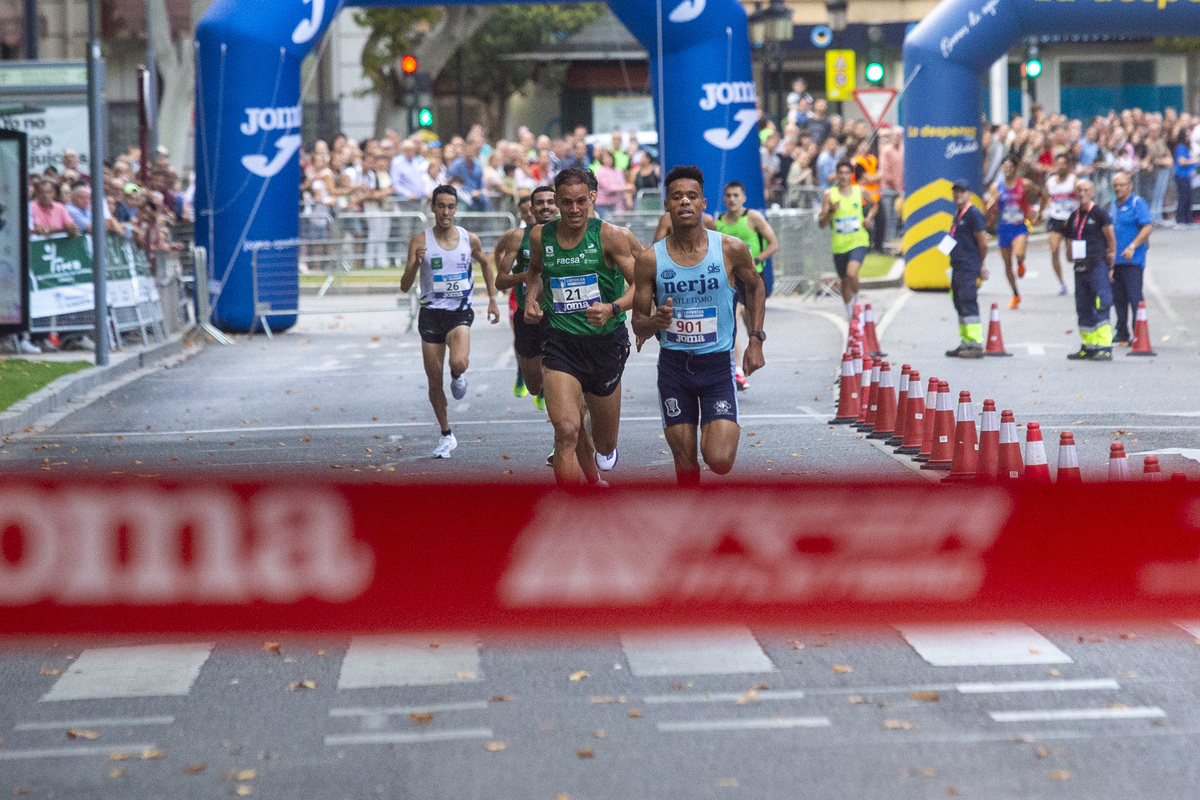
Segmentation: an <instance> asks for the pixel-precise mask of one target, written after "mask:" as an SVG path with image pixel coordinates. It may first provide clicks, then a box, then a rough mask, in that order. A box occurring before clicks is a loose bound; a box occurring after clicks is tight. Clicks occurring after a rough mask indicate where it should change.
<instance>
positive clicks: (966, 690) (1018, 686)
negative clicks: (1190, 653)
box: [954, 678, 1121, 694]
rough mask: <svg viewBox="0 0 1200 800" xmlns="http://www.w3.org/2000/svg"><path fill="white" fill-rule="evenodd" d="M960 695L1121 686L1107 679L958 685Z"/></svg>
mask: <svg viewBox="0 0 1200 800" xmlns="http://www.w3.org/2000/svg"><path fill="white" fill-rule="evenodd" d="M954 688H956V689H957V690H958V691H959V693H960V694H1001V693H1005V692H1089V691H1095V690H1099V689H1120V688H1121V684H1119V683H1117V682H1116V681H1114V680H1111V679H1109V678H1096V679H1081V680H1074V681H1012V682H1010V683H960V684H958V685H956V686H955V687H954Z"/></svg>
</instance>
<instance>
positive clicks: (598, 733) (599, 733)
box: [592, 730, 604, 739]
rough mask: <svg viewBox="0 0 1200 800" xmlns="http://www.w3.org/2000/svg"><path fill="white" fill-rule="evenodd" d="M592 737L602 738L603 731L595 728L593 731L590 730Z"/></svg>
mask: <svg viewBox="0 0 1200 800" xmlns="http://www.w3.org/2000/svg"><path fill="white" fill-rule="evenodd" d="M592 738H593V739H603V738H604V731H603V730H595V731H592Z"/></svg>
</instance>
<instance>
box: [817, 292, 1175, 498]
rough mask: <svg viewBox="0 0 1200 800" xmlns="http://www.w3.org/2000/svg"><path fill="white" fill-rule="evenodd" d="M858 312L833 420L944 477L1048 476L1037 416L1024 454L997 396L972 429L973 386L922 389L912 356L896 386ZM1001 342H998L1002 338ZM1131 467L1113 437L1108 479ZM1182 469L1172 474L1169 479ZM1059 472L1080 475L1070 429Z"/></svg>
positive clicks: (870, 323)
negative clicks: (954, 396)
mask: <svg viewBox="0 0 1200 800" xmlns="http://www.w3.org/2000/svg"><path fill="white" fill-rule="evenodd" d="M861 313H862V316H861V318H860V316H859V315H860V311H859V309H858V307H857V306H856V307H855V311H854V318H853V319H852V321H851V328H850V341H849V343H848V346H847V349H846V352H845V353H844V354H843V355H842V369H841V385H840V391H839V397H838V410H837V416H836V417H834V419H832V420H830V424H835V425H853V426H855V427H856V428H857V429H858V430H860V431H862V432H864V433H866V434H867V438H869V439H884V440H886V441H885V445H887V446H890V447H894V448H895V450H894V451H893V452H895V453H898V454H902V455H909V456H912V458H913V459H914V460H915V461H917V462H920V463H921V469H928V470H946V471H948V475H947V476H946V480H948V481H972V480H982V481H997V480H998V481H1005V480H1027V481H1031V482H1034V483H1050V482H1051V477H1050V466H1049V464H1048V463H1047V460H1046V448H1045V444H1044V442H1043V440H1042V431H1041V425H1039V424H1038V423H1037V422H1030V423H1029V424H1028V425H1027V426H1026V440H1025V455H1024V458H1022V454H1021V443H1020V441H1019V439H1018V435H1017V423H1016V418H1015V416H1014V415H1013V412H1012V411H1011V410H1009V409H1004V410H1002V411H1000V412H999V413H997V410H996V403H995V401H994V400H991V399H986V400H984V401H983V414H982V417H981V419H980V426H979V429H978V430H977V429H976V425H975V404H974V403H973V402H972V400H971V393H970V392H968V391H965V390H964V391H960V392H959V395H958V404H957V407H955V406H953V405H952V402H951V399H950V386H949V384H948V382H947V381H944V380H939V379H938V378H936V377H931V378H930V379H929V385H928V388H927V389H926V392H925V394H924V395H922V394H921V375H920V372H919V371H918V370H916V369H914V368H913V367H912V366H911V365H910V364H904V365H903V366H902V367H901V371H900V385H899V393H898V394H897V392H896V386H895V384H894V383H893V380H892V370H891V365H890V364H889V363H888V362H887V361H885V360H883V359H882V358H880V357H879V356H882V355H885V354H883V353H880V352H879V350H878V341H875V342H874V344H873V345H872V344H871V343H869V342H867V332H868V331H870V332H871V333H872V334H873V333H874V315H873V314H872V313H871V310H870V306H869V305H868V306H867V308H866V310H865V312H861ZM993 316H995V315H993ZM997 327H998V323H997ZM998 338H999V337H998ZM864 342H866V343H865V345H864ZM999 345H1000V347H1001V348H1003V339H1002V338H999ZM864 347H865V348H872V347H873V348H874V352H875V355H872V354H870V353H867V354H864V353H863V350H864ZM931 412H932V413H931ZM1143 469H1144V473H1143V474H1144V476H1145V480H1162V479H1163V478H1162V471H1161V469H1160V468H1159V465H1158V458H1157V457H1156V456H1146V458H1145V462H1144V465H1143ZM1129 475H1130V470H1129V462H1128V457H1127V456H1126V454H1125V447H1124V445H1123V444H1121V443H1120V442H1115V443H1113V445H1112V450H1111V452H1110V454H1109V479H1110V480H1128V479H1129ZM1183 477H1184V476H1182V475H1176V476H1172V479H1178V478H1183ZM1057 479H1058V482H1059V483H1081V482H1082V480H1083V478H1082V474H1081V473H1080V470H1079V459H1078V455H1077V452H1076V448H1075V437H1074V435H1073V434H1072V433H1071V431H1063V432H1062V434H1061V438H1060V440H1059V450H1058V473H1057Z"/></svg>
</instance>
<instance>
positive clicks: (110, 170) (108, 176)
mask: <svg viewBox="0 0 1200 800" xmlns="http://www.w3.org/2000/svg"><path fill="white" fill-rule="evenodd" d="M169 156H170V154H169V153H168V152H167V151H166V150H165V149H164V148H159V151H158V153H157V157H156V158H155V160H154V162H153V163H152V164H151V165H150V166H149V169H147V170H146V179H145V181H144V182H143V181H142V178H141V175H142V169H141V166H142V165H141V151H140V150H139V149H138V148H130V149H129V151H128V152H127V153H125V154H123V155H120V156H118V157H117V158H116V159H114V160H113V161H112V163H111V164H107V163H106V164H105V165H104V170H103V191H104V229H105V230H106V231H108V232H109V233H111V234H113V235H115V236H117V237H120V238H122V239H124V240H126V241H129V242H131V243H133V244H134V245H135V246H136V247H138V248H141V249H142V250H144V251H145V252H146V254H147V255H148V256H149V259H150V265H151V269H152V270H153V269H155V268H156V266H157V260H158V256H159V255H160V254H162V253H163V252H165V251H174V250H181V249H182V248H183V247H184V242H182V241H177V239H176V235H177V231H178V230H179V228H180V225H179V223H180V222H181V221H186V222H190V221H191V220H192V219H193V218H194V217H193V210H192V202H191V199H192V188H191V184H192V183H194V181H190V182H189V188H188V189H187V190H186V191H185V190H184V189H183V188H182V186H181V182H180V179H179V176H178V175H177V174H176V173H175V171H174V170H173V169H172V168H171V164H170V157H169ZM60 163H61V168H60V167H57V166H49V167H47V168H46V169H45V170H44V171H43V172H40V173H33V174H30V175H29V176H28V178H29V180H28V192H29V198H30V201H29V232H30V235H31V236H33V237H45V236H56V235H62V234H66V235H67V236H81V235H84V234H90V233H91V231H92V192H93V190H94V182H93V176H92V175H91V174H90V173H89V172H88V171H87V168H86V167H85V166H84V165H83V164H82V163H81V162H80V159H79V155H78V154H77V153H75V152H74V151H73V150H65V151H64V152H63V153H62V158H61V162H60ZM54 338H55V337H47V336H36V337H33V338H32V339H29V338H26V339H23V340H21V341H20V342H19V343H18V349H19V350H21V351H23V352H31V353H32V352H38V351H39V350H53V349H57V345H55V344H54V343H53V339H54ZM63 344H64V345H71V346H79V347H83V348H90V347H93V346H94V345H93V344H92V342H91V340H90V339H89V338H88V337H87V336H83V335H72V336H69V337H65V338H64V339H63Z"/></svg>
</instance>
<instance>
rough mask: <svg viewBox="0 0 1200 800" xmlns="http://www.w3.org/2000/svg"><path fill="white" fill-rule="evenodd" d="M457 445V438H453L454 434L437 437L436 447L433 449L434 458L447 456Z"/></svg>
mask: <svg viewBox="0 0 1200 800" xmlns="http://www.w3.org/2000/svg"><path fill="white" fill-rule="evenodd" d="M456 447H458V439H455V438H454V434H453V433H452V434H450V435H449V436H442V437H441V438H439V439H438V446H437V449H435V450H434V451H433V457H434V458H449V457H450V451H451V450H453V449H454V448H456Z"/></svg>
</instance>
